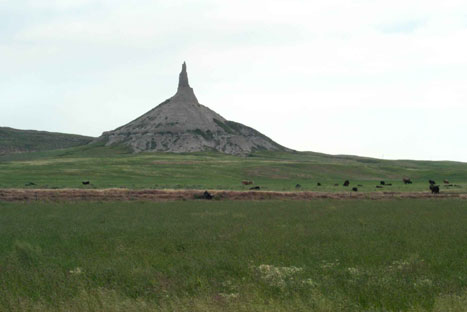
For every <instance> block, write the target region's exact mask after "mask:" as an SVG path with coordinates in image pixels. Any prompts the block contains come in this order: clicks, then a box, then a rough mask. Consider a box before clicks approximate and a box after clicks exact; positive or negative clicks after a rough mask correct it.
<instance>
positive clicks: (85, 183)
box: [81, 181, 91, 185]
mask: <svg viewBox="0 0 467 312" xmlns="http://www.w3.org/2000/svg"><path fill="white" fill-rule="evenodd" d="M81 183H83V185H89V184H90V183H91V182H89V181H83V182H81Z"/></svg>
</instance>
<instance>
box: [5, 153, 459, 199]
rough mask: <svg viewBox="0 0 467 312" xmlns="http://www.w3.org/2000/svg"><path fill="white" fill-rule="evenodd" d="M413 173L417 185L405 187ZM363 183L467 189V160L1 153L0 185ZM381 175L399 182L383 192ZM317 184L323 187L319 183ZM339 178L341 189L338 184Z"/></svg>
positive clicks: (367, 188) (285, 186)
mask: <svg viewBox="0 0 467 312" xmlns="http://www.w3.org/2000/svg"><path fill="white" fill-rule="evenodd" d="M403 177H410V178H412V180H413V181H414V184H412V185H403V183H402V178H403ZM346 179H350V181H351V186H357V185H358V184H361V185H363V187H359V191H363V192H373V191H428V180H429V179H434V180H435V181H437V183H439V184H442V181H443V180H444V179H448V180H449V181H450V182H451V183H452V184H454V186H452V187H450V188H446V187H444V186H442V191H449V192H464V193H465V192H467V163H458V162H429V161H389V160H379V159H372V158H362V157H354V156H331V155H325V154H318V153H311V152H301V153H257V154H253V155H250V156H249V157H239V156H231V155H225V154H220V153H196V154H168V153H141V154H132V153H129V152H128V151H127V150H126V149H124V148H119V147H116V148H107V147H102V146H96V145H86V146H81V147H75V148H70V149H65V150H55V151H47V152H37V153H25V154H14V155H4V156H3V157H0V188H24V187H25V185H26V184H28V183H30V182H33V183H34V184H35V185H32V186H29V187H31V188H82V187H84V186H83V185H82V184H81V181H83V180H90V181H91V186H90V187H92V188H109V187H125V188H170V189H227V190H231V189H235V190H241V189H248V187H245V186H242V184H241V181H242V180H253V181H254V182H255V185H259V186H261V187H262V189H264V190H276V191H291V190H295V185H296V184H301V185H302V188H301V189H302V190H311V191H325V192H335V191H343V190H344V188H343V187H342V183H343V182H344V180H346ZM380 180H384V181H386V182H387V183H392V184H393V186H388V187H385V188H384V189H376V188H375V186H376V185H378V184H379V182H380ZM317 182H320V183H321V184H322V186H321V187H318V186H317ZM336 183H338V184H339V186H338V187H336V186H334V184H336Z"/></svg>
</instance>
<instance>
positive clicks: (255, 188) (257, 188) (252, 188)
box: [250, 186, 261, 190]
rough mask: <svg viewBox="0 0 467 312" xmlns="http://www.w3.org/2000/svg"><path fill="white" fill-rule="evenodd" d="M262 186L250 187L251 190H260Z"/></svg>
mask: <svg viewBox="0 0 467 312" xmlns="http://www.w3.org/2000/svg"><path fill="white" fill-rule="evenodd" d="M260 189H261V188H260V187H259V186H253V187H250V190H260Z"/></svg>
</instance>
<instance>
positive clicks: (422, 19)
mask: <svg viewBox="0 0 467 312" xmlns="http://www.w3.org/2000/svg"><path fill="white" fill-rule="evenodd" d="M466 56H467V2H466V1H465V0H443V1H431V0H425V1H414V0H405V1H399V0H394V1H380V0H356V1H348V0H326V1H324V0H322V1H313V0H236V1H221V0H184V1H182V0H165V1H158V0H134V1H121V0H111V1H110V0H0V126H8V127H13V128H19V129H35V130H46V131H54V132H65V133H76V134H83V135H90V136H99V135H100V134H101V133H102V132H104V131H108V130H112V129H115V128H117V127H119V126H121V125H123V124H126V123H128V122H130V121H131V120H133V119H135V118H136V117H138V116H140V115H142V114H143V113H145V112H147V111H148V110H150V109H152V108H153V107H155V106H156V105H158V104H159V103H161V102H163V101H164V100H165V99H167V98H169V97H171V96H172V95H174V94H175V92H176V88H177V83H178V74H179V72H180V70H181V65H182V63H183V61H186V62H187V68H188V75H189V80H190V85H191V86H192V87H193V88H194V91H195V94H196V95H197V97H198V100H199V101H200V103H202V104H204V105H206V106H208V107H210V108H211V109H213V110H214V111H216V112H217V113H219V114H220V115H222V116H223V117H224V118H226V119H228V120H233V121H237V122H240V123H243V124H245V125H248V126H251V127H253V128H255V129H257V130H258V131H260V132H262V133H263V134H265V135H267V136H268V137H270V138H272V139H273V140H275V141H276V142H278V143H280V144H282V145H285V146H287V147H289V148H293V149H296V150H299V151H315V152H322V153H328V154H348V155H360V156H369V157H377V158H384V159H424V160H456V161H464V162H467V140H466V137H467V57H466Z"/></svg>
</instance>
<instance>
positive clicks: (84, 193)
mask: <svg viewBox="0 0 467 312" xmlns="http://www.w3.org/2000/svg"><path fill="white" fill-rule="evenodd" d="M209 192H210V193H211V194H212V195H213V196H214V199H220V200H271V199H284V200H285V199H286V200H311V199H323V198H330V199H342V200H351V199H372V200H378V199H403V198H459V199H467V194H459V193H441V194H431V193H428V192H372V193H355V192H340V193H331V192H269V191H224V190H209ZM203 193H204V190H155V189H143V190H131V189H121V188H113V189H88V190H83V189H0V201H35V200H50V201H78V200H88V201H129V200H147V201H168V200H195V199H197V198H200V197H201V196H202V194H203Z"/></svg>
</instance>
